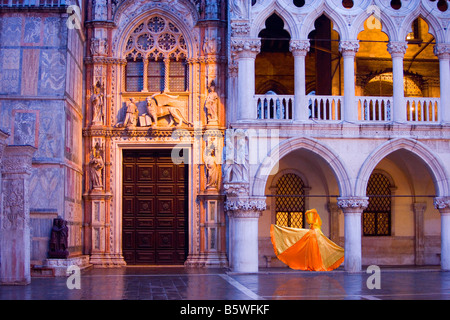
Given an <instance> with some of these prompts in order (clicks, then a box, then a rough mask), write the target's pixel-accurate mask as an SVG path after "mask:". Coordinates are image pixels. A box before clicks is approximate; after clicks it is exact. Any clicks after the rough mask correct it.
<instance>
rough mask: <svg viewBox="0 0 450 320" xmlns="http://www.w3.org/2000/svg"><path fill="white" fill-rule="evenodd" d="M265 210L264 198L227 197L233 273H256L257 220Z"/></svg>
mask: <svg viewBox="0 0 450 320" xmlns="http://www.w3.org/2000/svg"><path fill="white" fill-rule="evenodd" d="M265 208H266V201H265V198H245V197H233V196H232V197H227V200H226V201H225V211H226V212H227V213H228V216H229V218H230V228H231V230H230V231H231V232H230V233H231V234H230V240H231V243H230V253H231V255H230V267H231V270H232V271H233V272H246V273H254V272H258V219H259V217H260V216H261V212H262V211H263V210H265Z"/></svg>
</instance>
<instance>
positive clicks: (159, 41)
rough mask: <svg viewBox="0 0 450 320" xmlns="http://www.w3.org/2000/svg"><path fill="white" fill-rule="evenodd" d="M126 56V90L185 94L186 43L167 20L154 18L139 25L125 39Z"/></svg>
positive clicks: (177, 30) (178, 30) (174, 26)
mask: <svg viewBox="0 0 450 320" xmlns="http://www.w3.org/2000/svg"><path fill="white" fill-rule="evenodd" d="M125 56H126V59H127V61H128V63H127V67H126V91H129V92H130V91H132V92H135V91H146V92H147V91H150V92H158V91H177V92H180V91H186V88H187V86H186V61H185V60H186V56H187V45H186V41H185V39H184V36H183V34H182V32H181V31H180V29H179V28H178V27H177V26H176V25H175V24H174V23H173V22H171V21H170V20H168V19H167V18H164V17H160V16H153V17H150V18H149V19H148V20H146V21H145V22H143V23H141V24H139V25H138V26H137V27H136V28H135V29H134V30H133V32H132V33H131V34H130V36H129V38H128V41H127V45H126V48H125ZM172 78H173V79H172ZM171 86H172V87H171Z"/></svg>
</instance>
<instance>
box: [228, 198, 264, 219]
mask: <svg viewBox="0 0 450 320" xmlns="http://www.w3.org/2000/svg"><path fill="white" fill-rule="evenodd" d="M266 208H267V205H266V200H265V199H252V198H248V199H242V198H227V200H226V201H225V211H227V212H230V211H233V212H234V211H240V212H241V213H242V212H245V211H253V212H255V213H256V215H257V217H259V215H260V213H261V211H264V210H266ZM233 215H234V216H236V212H234V213H233ZM242 215H246V216H247V214H246V213H242Z"/></svg>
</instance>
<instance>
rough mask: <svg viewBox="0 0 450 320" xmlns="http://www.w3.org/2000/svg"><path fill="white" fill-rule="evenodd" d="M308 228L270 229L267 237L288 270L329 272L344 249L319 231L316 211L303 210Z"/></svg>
mask: <svg viewBox="0 0 450 320" xmlns="http://www.w3.org/2000/svg"><path fill="white" fill-rule="evenodd" d="M305 215H306V222H308V223H309V225H310V229H298V228H289V227H280V226H277V225H274V224H272V225H271V226H270V237H271V240H272V244H273V248H274V250H275V254H276V255H277V257H278V259H280V260H281V261H282V262H284V263H285V264H287V265H288V266H289V267H291V268H292V269H298V270H310V271H331V270H334V269H336V268H337V267H339V266H340V265H341V264H342V262H343V261H344V249H343V248H341V247H340V246H338V245H337V244H335V243H334V242H333V241H331V240H330V239H328V238H327V237H326V236H325V235H324V234H323V233H322V230H321V226H322V220H321V219H320V216H319V214H318V213H317V211H316V209H311V210H308V211H306V213H305Z"/></svg>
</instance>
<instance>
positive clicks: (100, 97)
mask: <svg viewBox="0 0 450 320" xmlns="http://www.w3.org/2000/svg"><path fill="white" fill-rule="evenodd" d="M103 90H104V88H103V85H101V84H100V83H97V84H96V85H95V87H94V93H93V94H92V96H91V109H92V125H103V124H104V122H103V121H104V108H105V96H104V94H103Z"/></svg>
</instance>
